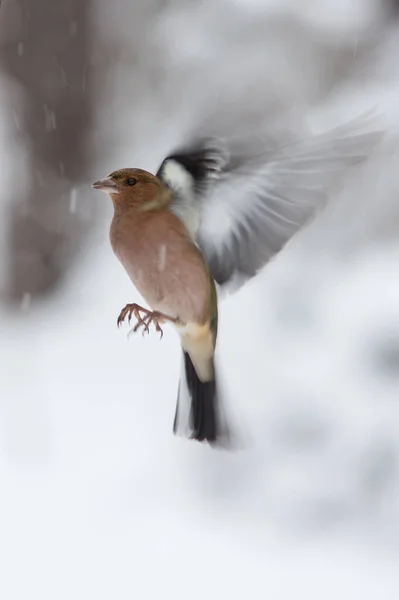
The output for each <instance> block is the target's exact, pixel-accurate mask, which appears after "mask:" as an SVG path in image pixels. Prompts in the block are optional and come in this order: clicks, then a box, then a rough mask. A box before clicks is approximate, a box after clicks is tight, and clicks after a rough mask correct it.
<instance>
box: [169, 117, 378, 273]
mask: <svg viewBox="0 0 399 600" xmlns="http://www.w3.org/2000/svg"><path fill="white" fill-rule="evenodd" d="M369 116H370V114H368V115H363V116H362V117H360V118H358V119H356V120H355V121H352V122H351V123H349V124H346V125H343V126H340V127H338V128H336V129H334V130H332V131H329V132H328V133H325V134H322V135H319V136H315V137H313V138H312V139H308V140H305V141H300V142H296V143H291V144H289V145H286V146H284V147H282V148H279V149H272V150H269V151H265V150H264V149H263V152H258V153H256V154H254V153H252V154H251V152H250V150H249V147H248V146H247V147H246V148H245V146H244V145H242V147H241V149H239V150H237V151H236V152H234V150H231V151H230V149H229V150H227V146H226V145H225V144H223V142H219V141H209V140H208V141H205V142H203V145H202V147H198V148H197V149H196V151H195V152H194V153H189V152H187V153H184V152H182V153H180V154H176V155H175V157H176V161H177V162H176V164H177V165H183V166H184V167H185V169H184V170H185V172H186V176H187V181H186V183H187V186H186V188H185V189H184V191H182V189H181V190H180V192H181V193H180V192H179V190H178V189H177V188H178V186H176V185H175V186H174V190H175V197H176V204H175V207H174V209H175V210H176V212H177V213H179V214H180V216H181V217H182V218H183V220H184V221H185V222H186V224H187V223H188V220H189V217H190V216H192V215H193V214H194V212H196V214H197V218H196V220H195V224H194V227H192V228H191V233H192V234H193V236H194V237H195V238H196V239H197V243H198V245H199V246H200V248H201V251H202V252H203V254H204V256H205V258H206V260H207V262H208V265H209V267H210V270H211V273H212V275H213V277H214V278H215V280H216V281H217V283H219V284H224V283H227V282H229V281H230V280H231V279H232V278H233V276H238V277H239V278H240V279H241V281H243V280H245V279H248V278H249V277H252V276H254V275H255V274H256V273H257V272H258V271H259V269H260V268H261V267H263V266H264V265H265V264H266V263H267V262H268V261H269V260H270V259H271V258H272V257H273V256H274V255H275V254H276V253H277V252H279V251H280V250H281V248H282V247H283V246H284V245H285V244H286V242H287V241H288V240H289V239H290V238H291V237H292V236H293V235H294V234H295V233H296V232H297V231H298V230H299V229H300V227H301V226H303V225H304V224H305V223H306V222H308V221H309V219H310V218H311V217H312V216H313V215H314V213H315V211H316V209H317V208H319V207H322V206H323V205H324V203H325V201H326V199H327V194H328V191H329V187H330V186H331V184H332V183H333V182H334V181H336V180H337V178H338V176H339V175H340V174H341V172H342V171H344V170H345V168H347V167H349V166H351V165H354V164H356V163H359V162H361V161H362V160H364V159H366V158H367V157H368V155H369V154H370V152H371V150H372V148H373V147H374V146H375V144H376V143H377V142H378V141H379V140H380V139H381V138H382V136H383V131H381V130H378V131H377V130H376V129H375V128H374V129H372V128H371V125H372V123H371V121H370V119H369ZM240 152H241V153H240ZM190 161H191V162H190ZM193 165H195V166H193ZM190 177H192V178H191V179H190ZM172 179H173V180H174V181H177V178H176V179H174V178H172ZM193 181H194V182H195V184H194V185H192V184H193ZM166 183H167V182H166ZM190 184H191V187H190ZM172 187H173V186H172ZM190 189H191V196H190V194H189V191H190ZM189 198H190V200H188V199H189Z"/></svg>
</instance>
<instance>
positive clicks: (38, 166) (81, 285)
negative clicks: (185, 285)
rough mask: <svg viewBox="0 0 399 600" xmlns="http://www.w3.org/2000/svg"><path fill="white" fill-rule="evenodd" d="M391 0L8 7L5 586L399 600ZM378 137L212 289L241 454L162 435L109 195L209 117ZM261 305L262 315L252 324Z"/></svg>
mask: <svg viewBox="0 0 399 600" xmlns="http://www.w3.org/2000/svg"><path fill="white" fill-rule="evenodd" d="M398 56H399V3H398V2H395V1H394V0H335V2H334V3H332V2H330V1H329V0H301V2H298V1H296V0H196V1H192V0H185V1H183V0H145V1H144V0H143V1H141V2H138V1H135V2H133V1H128V0H114V1H113V2H112V3H111V2H107V1H106V0H92V1H85V2H82V1H81V0H58V1H57V2H55V1H54V0H36V1H35V2H31V1H30V0H2V2H0V157H1V162H0V165H1V166H0V173H1V177H0V212H1V218H0V250H1V251H0V349H1V361H0V565H1V567H0V596H1V598H2V599H4V600H14V599H15V600H17V599H18V600H19V599H21V598H27V597H29V598H32V599H34V598H40V599H41V600H46V599H47V598H49V599H50V598H51V599H54V598H57V600H63V599H64V598H65V599H68V600H69V599H70V598H71V597H73V598H76V600H80V599H82V600H83V599H85V600H86V599H87V598H96V599H98V600H100V599H102V598H104V599H108V598H113V599H114V598H118V600H123V599H125V598H126V599H127V598H129V599H130V598H132V597H137V598H142V599H147V598H149V599H152V598H159V597H160V596H161V594H162V596H163V597H166V598H169V597H171V598H172V597H174V598H176V599H180V598H186V597H187V594H189V595H190V597H191V598H193V599H197V598H204V596H205V597H207V598H210V599H211V600H213V598H219V597H220V598H242V597H248V598H262V599H263V598H266V597H269V598H273V599H282V600H286V599H290V598H292V597H293V596H294V595H295V597H296V598H300V599H302V598H304V599H305V598H306V599H307V600H313V599H314V600H316V599H319V598H320V597H321V596H322V597H323V598H324V599H326V600H328V599H330V598H331V599H333V598H336V597H337V596H339V597H340V598H343V599H346V598H348V599H351V600H354V599H357V598H362V600H366V599H369V598H370V599H374V598H384V600H389V599H391V598H392V599H394V598H395V599H396V598H398V594H399V569H398V567H397V565H398V550H399V301H398V298H399V278H398V265H399V240H398V236H399V207H398V203H399V180H398V164H399V162H398V159H399V61H398ZM374 107H377V108H378V110H379V111H380V112H381V113H383V115H384V119H385V123H386V126H387V131H388V133H387V136H386V138H385V139H384V142H383V143H382V144H381V146H380V147H379V148H378V149H377V150H376V151H375V152H374V153H373V155H372V156H371V157H370V159H369V160H368V161H367V162H366V163H364V164H362V165H360V166H359V167H357V168H356V169H353V170H351V171H350V172H348V174H347V176H346V177H345V181H344V185H343V186H341V188H340V189H339V190H338V191H337V192H336V193H334V194H333V195H332V197H331V199H330V200H331V201H330V204H329V206H328V207H327V209H326V210H325V211H323V212H322V213H321V214H320V215H319V216H318V218H317V219H316V220H315V221H313V222H312V223H311V224H310V225H309V226H308V227H306V228H304V229H303V230H302V231H301V232H300V233H299V234H298V235H297V236H296V237H295V238H294V239H293V240H292V241H291V242H290V243H289V244H288V245H287V246H286V248H285V249H284V250H283V252H282V253H281V254H280V255H279V256H278V258H277V259H276V260H274V261H273V262H272V263H270V264H269V265H268V266H267V267H266V268H265V269H264V271H263V272H262V273H261V274H260V275H259V276H258V277H257V278H256V279H254V280H252V281H251V282H250V283H249V284H248V285H247V286H245V287H244V288H242V289H241V290H240V291H239V292H238V293H237V294H236V295H233V296H230V297H229V298H228V299H226V300H225V301H223V303H222V304H221V308H220V321H221V325H220V335H219V348H218V357H217V358H218V364H219V368H220V373H221V377H222V380H223V386H224V389H225V393H226V398H227V399H228V406H229V410H230V412H231V413H232V415H234V420H235V422H236V425H237V427H238V428H239V430H240V431H241V433H242V440H243V442H242V446H241V447H240V449H239V450H237V451H236V452H233V453H225V452H215V451H212V450H210V449H209V448H207V447H204V446H202V445H200V444H193V443H189V442H187V441H185V440H183V439H179V438H175V437H174V436H173V435H172V421H173V416H174V409H175V397H176V391H177V381H178V375H179V369H180V353H179V346H178V341H177V339H176V338H175V337H174V334H173V332H172V331H167V332H165V333H167V335H165V337H164V339H163V341H162V343H159V340H158V338H157V336H153V337H151V336H150V337H148V338H145V339H143V338H142V337H141V336H136V337H133V338H131V339H129V341H128V342H127V339H126V333H127V329H123V330H119V331H118V330H117V328H116V326H115V322H116V317H117V315H118V314H119V310H120V309H121V307H122V306H124V305H125V304H126V303H127V302H129V301H130V302H131V301H134V298H135V293H136V292H135V290H134V289H133V288H132V286H131V284H130V282H129V281H128V279H127V276H126V275H125V273H124V271H123V269H122V268H121V266H120V265H119V263H118V262H117V261H116V259H115V258H114V256H113V255H112V251H111V249H110V247H109V242H108V229H109V223H110V219H111V217H112V207H111V205H110V202H109V201H107V198H106V197H105V196H103V195H100V196H99V195H98V194H97V193H95V192H94V191H93V190H91V188H90V184H91V182H92V181H94V180H95V179H98V178H100V177H103V176H104V175H105V174H107V173H109V172H110V171H112V170H114V169H116V168H120V167H125V166H133V165H134V166H140V167H142V168H146V169H149V170H155V169H156V168H157V166H158V165H159V163H160V161H161V160H162V159H163V157H164V156H165V155H166V153H168V152H169V151H170V150H171V149H173V148H174V146H175V144H177V143H179V142H181V141H182V140H186V139H187V138H188V137H189V136H190V134H191V133H192V132H193V131H198V129H199V128H201V127H203V128H204V130H205V129H208V130H209V131H212V132H214V133H216V134H223V132H226V131H234V132H239V131H245V130H246V129H247V128H249V127H252V128H253V127H255V128H256V127H258V126H259V127H260V126H261V125H262V127H264V126H265V124H267V123H273V125H274V124H276V123H282V124H284V125H285V126H288V124H292V127H293V128H296V129H297V130H301V128H311V129H312V130H313V131H317V130H322V129H328V128H329V127H332V126H335V125H337V124H339V123H341V122H343V121H345V120H347V119H348V118H351V117H354V116H357V115H358V114H359V113H361V112H363V111H364V110H368V109H369V108H374ZM243 312H245V313H246V314H247V315H248V318H247V319H243V318H242V314H243Z"/></svg>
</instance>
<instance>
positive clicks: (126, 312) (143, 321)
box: [117, 304, 179, 339]
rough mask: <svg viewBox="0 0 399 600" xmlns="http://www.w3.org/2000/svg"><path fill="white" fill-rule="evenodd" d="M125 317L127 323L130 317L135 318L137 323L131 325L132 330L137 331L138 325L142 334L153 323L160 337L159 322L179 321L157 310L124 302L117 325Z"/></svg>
mask: <svg viewBox="0 0 399 600" xmlns="http://www.w3.org/2000/svg"><path fill="white" fill-rule="evenodd" d="M143 315H144V316H143ZM126 317H127V320H128V323H129V325H130V321H131V319H132V317H135V318H136V319H137V323H136V325H135V326H134V327H133V331H134V332H136V331H138V330H139V329H140V327H142V328H143V332H142V333H143V335H144V334H145V333H150V325H154V326H155V331H158V332H159V333H160V334H161V339H162V337H163V330H162V327H161V325H160V323H165V321H170V322H171V323H175V324H177V323H179V319H175V318H173V317H169V315H165V314H164V313H161V312H159V311H157V310H154V311H151V310H148V308H143V307H142V306H140V305H139V304H126V306H125V308H123V309H122V310H121V312H120V315H119V317H118V321H117V324H118V327H119V326H120V325H121V324H122V323H123V321H124V320H125V319H126Z"/></svg>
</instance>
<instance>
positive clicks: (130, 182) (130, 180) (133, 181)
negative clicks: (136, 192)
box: [127, 177, 137, 185]
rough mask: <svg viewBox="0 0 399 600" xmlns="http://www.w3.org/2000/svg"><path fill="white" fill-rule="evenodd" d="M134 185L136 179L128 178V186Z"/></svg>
mask: <svg viewBox="0 0 399 600" xmlns="http://www.w3.org/2000/svg"><path fill="white" fill-rule="evenodd" d="M136 183H137V179H135V178H134V177H129V179H128V180H127V184H128V185H136Z"/></svg>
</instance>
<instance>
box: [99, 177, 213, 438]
mask: <svg viewBox="0 0 399 600" xmlns="http://www.w3.org/2000/svg"><path fill="white" fill-rule="evenodd" d="M93 187H94V188H95V189H98V190H101V191H105V192H107V193H108V194H109V195H110V196H111V198H112V202H113V205H114V217H113V219H112V223H111V228H110V241H111V245H112V248H113V251H114V253H115V255H116V256H117V257H118V259H119V260H120V262H121V263H122V265H123V266H124V268H125V269H126V272H127V273H128V275H129V277H130V279H131V280H132V282H133V284H134V285H135V287H136V288H137V290H138V291H139V293H140V294H141V295H142V297H143V298H144V299H145V301H146V302H147V303H148V305H149V306H150V307H151V310H152V311H153V313H152V314H151V313H150V312H149V311H148V309H144V308H142V307H139V306H138V305H128V306H127V307H126V310H125V311H124V312H123V311H122V314H121V317H124V316H125V315H126V314H129V313H130V314H134V315H136V316H137V317H138V319H139V322H138V325H137V326H136V327H138V326H140V325H141V326H143V327H144V329H147V330H148V326H149V324H150V323H151V322H154V324H155V326H156V328H157V329H158V330H160V323H164V322H165V321H170V322H172V323H173V324H174V325H175V327H176V329H177V331H178V333H179V335H180V339H181V344H182V348H183V351H184V371H183V374H182V381H181V383H180V386H179V404H180V403H181V401H182V399H183V396H187V394H188V395H189V397H190V401H191V428H192V435H191V437H194V438H195V439H198V440H207V441H209V442H216V441H218V438H219V437H220V430H219V424H218V416H217V406H216V385H215V370H214V363H213V356H214V349H215V343H216V330H217V299H216V292H215V287H214V282H213V280H212V278H211V277H210V274H209V270H208V267H207V265H206V263H205V260H204V258H203V256H202V254H201V252H200V251H199V249H198V248H197V246H196V245H195V243H194V242H193V240H192V239H191V237H190V234H189V232H188V230H187V228H186V226H185V225H184V223H183V222H182V221H181V220H180V219H179V217H178V216H176V215H175V214H174V213H173V212H172V211H171V210H170V206H171V203H172V196H171V192H170V191H169V190H168V189H167V188H166V187H165V186H164V185H163V184H162V182H161V181H160V180H159V179H157V177H155V176H154V175H152V174H151V173H148V172H147V171H143V170H142V169H122V170H119V171H115V172H114V173H112V174H111V175H110V176H109V177H108V178H106V179H103V180H101V181H98V182H96V183H95V184H93ZM129 307H130V308H129ZM143 315H144V317H143ZM185 401H187V397H186V398H185ZM178 413H179V408H178V410H177V415H176V420H178Z"/></svg>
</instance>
